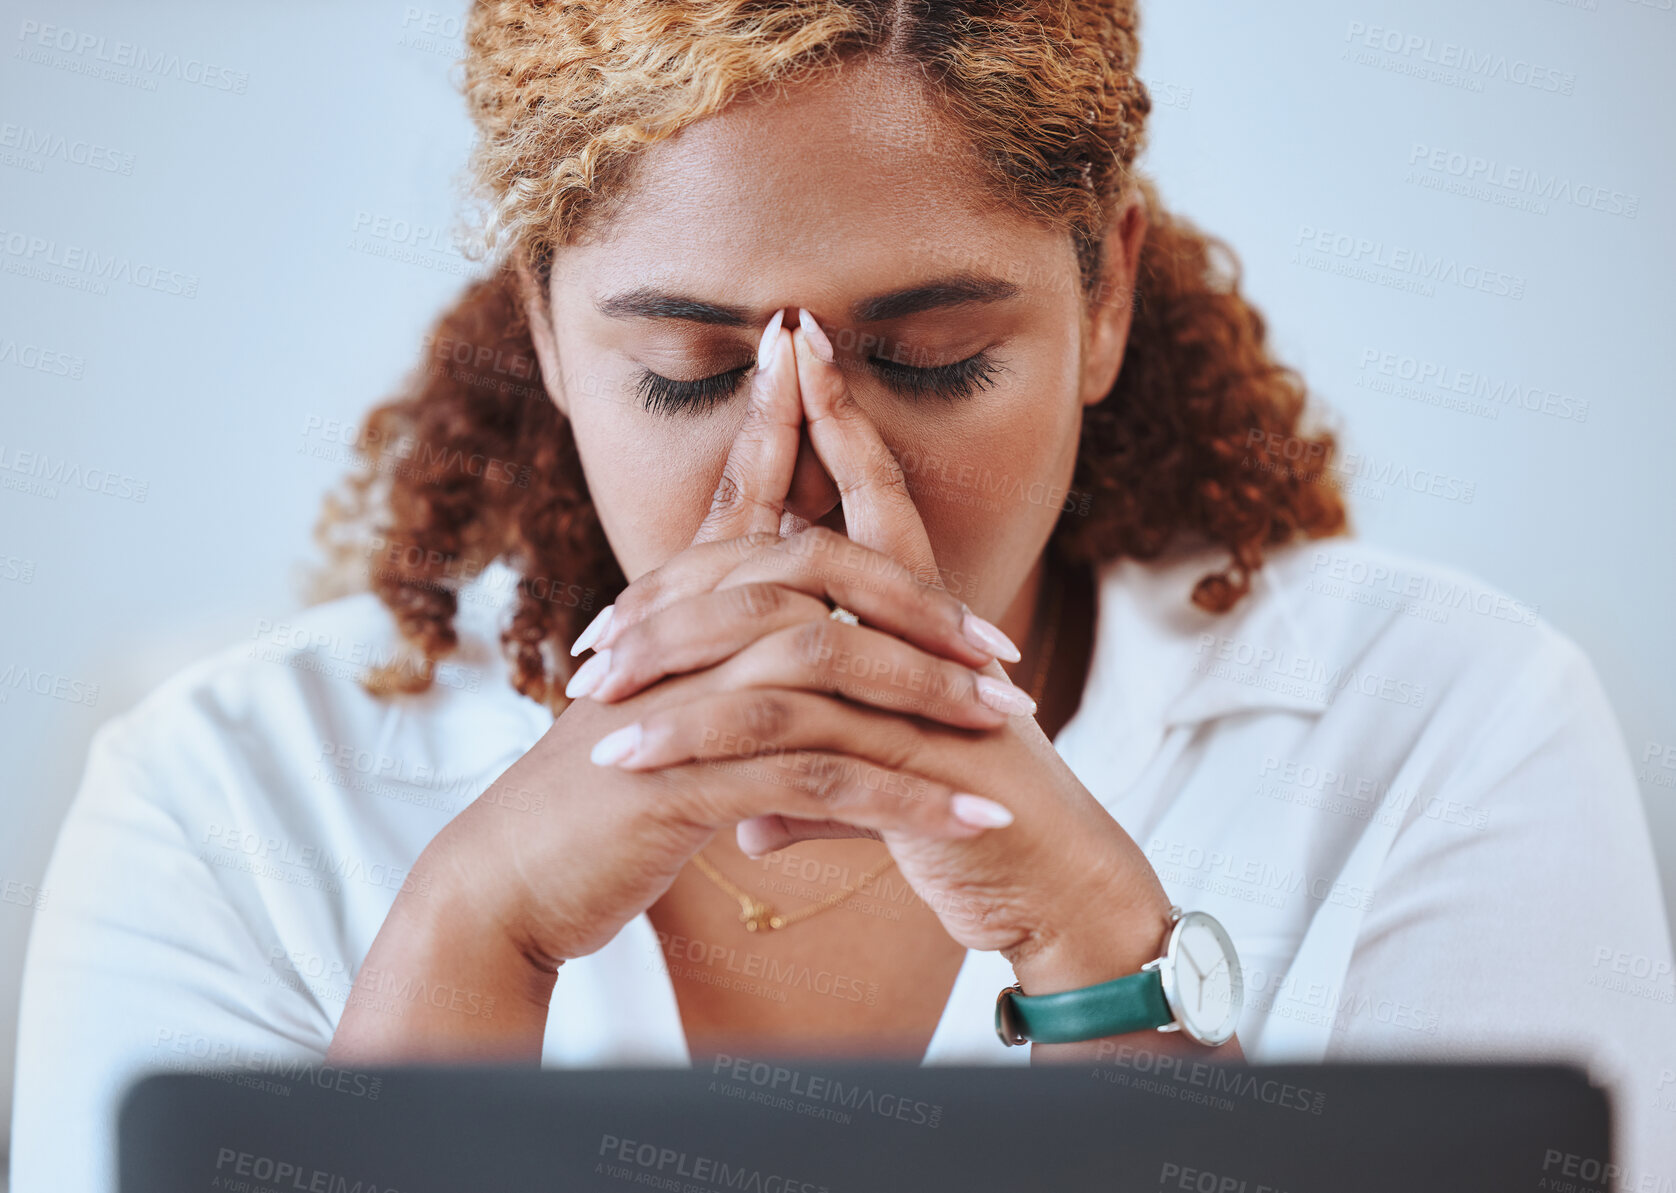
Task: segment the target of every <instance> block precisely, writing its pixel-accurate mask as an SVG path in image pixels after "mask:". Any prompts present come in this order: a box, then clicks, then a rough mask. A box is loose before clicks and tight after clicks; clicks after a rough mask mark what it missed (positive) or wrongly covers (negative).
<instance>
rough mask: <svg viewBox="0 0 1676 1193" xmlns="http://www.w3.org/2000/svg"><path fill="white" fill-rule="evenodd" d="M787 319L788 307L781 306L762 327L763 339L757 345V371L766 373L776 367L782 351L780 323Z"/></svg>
mask: <svg viewBox="0 0 1676 1193" xmlns="http://www.w3.org/2000/svg"><path fill="white" fill-rule="evenodd" d="M785 321H786V308H785V307H781V308H780V309H779V310H777V311H775V312H774V317H773V318H772V319H770V320H769V321H768V326H767V327H765V328H763V329H762V341H761V343H759V344H758V345H757V372H759V373H766V372H768V370H769V369H771V368H773V367H774V361H775V358H776V357H778V355H779V351H780V325H781V324H782V323H784V322H785Z"/></svg>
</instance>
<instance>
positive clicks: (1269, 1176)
mask: <svg viewBox="0 0 1676 1193" xmlns="http://www.w3.org/2000/svg"><path fill="white" fill-rule="evenodd" d="M1609 1139H1610V1120H1609V1106H1608V1100H1607V1098H1606V1095H1605V1093H1604V1092H1603V1091H1602V1090H1601V1089H1599V1088H1597V1087H1595V1086H1593V1085H1591V1084H1590V1082H1589V1080H1588V1078H1587V1077H1586V1076H1585V1075H1584V1074H1583V1073H1582V1072H1581V1071H1580V1070H1577V1069H1573V1068H1568V1067H1564V1066H1556V1065H1501V1064H1497V1065H1485V1066H1464V1065H1430V1064H1426V1065H1373V1064H1333V1065H1324V1066H1310V1065H1262V1066H1245V1065H1220V1064H1210V1063H1205V1062H1193V1061H1188V1060H1179V1061H1178V1060H1175V1059H1173V1058H1170V1057H1166V1056H1149V1055H1148V1054H1146V1053H1135V1054H1131V1055H1130V1056H1129V1057H1128V1059H1127V1060H1126V1061H1124V1063H1111V1062H1109V1061H1108V1062H1107V1063H1103V1064H1085V1065H1043V1066H1036V1067H1027V1068H1025V1067H1020V1068H1014V1067H958V1066H923V1067H922V1066H918V1065H904V1064H875V1063H865V1064H862V1063H849V1062H845V1063H837V1062H830V1061H826V1060H807V1061H805V1060H791V1059H785V1058H776V1059H772V1060H761V1059H752V1058H745V1057H730V1056H719V1057H716V1058H714V1059H713V1060H707V1061H702V1062H700V1063H697V1064H696V1065H695V1066H694V1067H693V1068H691V1069H670V1068H657V1069H651V1068H639V1069H636V1068H615V1069H548V1070H529V1069H517V1070H513V1069H504V1068H401V1069H380V1070H369V1071H365V1072H362V1071H352V1070H344V1069H336V1068H332V1067H330V1066H326V1065H308V1064H303V1063H298V1064H295V1065H291V1066H286V1065H280V1064H271V1063H270V1064H268V1065H267V1066H266V1067H265V1068H264V1069H263V1070H262V1071H260V1072H254V1071H250V1070H235V1071H228V1072H225V1073H222V1072H216V1073H209V1074H204V1073H199V1074H178V1073H174V1074H158V1075H152V1076H148V1077H145V1078H142V1079H141V1080H139V1081H138V1082H137V1083H136V1084H135V1085H134V1086H133V1087H132V1088H131V1089H130V1090H129V1091H128V1094H127V1096H126V1098H125V1100H124V1102H123V1105H122V1109H121V1113H120V1115H119V1122H118V1158H119V1166H120V1174H121V1189H122V1193H210V1191H215V1193H298V1191H303V1193H502V1191H504V1193H512V1191H513V1190H517V1191H518V1193H529V1191H531V1190H554V1191H559V1190H608V1191H612V1193H627V1191H628V1190H631V1189H633V1190H640V1189H661V1190H674V1191H677V1193H896V1191H903V1193H907V1191H910V1190H912V1191H915V1193H918V1191H922V1190H923V1191H942V1190H958V1191H959V1193H991V1191H993V1193H1001V1191H1002V1190H1006V1191H1008V1193H1019V1191H1023V1190H1055V1191H1059V1190H1065V1191H1082V1190H1089V1191H1093V1190H1099V1191H1101V1193H1117V1191H1126V1190H1155V1191H1158V1193H1171V1191H1176V1193H1181V1191H1185V1193H1347V1191H1350V1193H1381V1191H1385V1190H1390V1191H1391V1193H1398V1191H1400V1193H1453V1191H1456V1190H1459V1191H1460V1193H1468V1191H1470V1193H1491V1191H1493V1190H1510V1191H1518V1193H1537V1191H1539V1190H1549V1189H1567V1188H1571V1189H1576V1190H1583V1189H1585V1188H1586V1187H1587V1186H1588V1184H1589V1182H1588V1180H1587V1179H1586V1174H1588V1173H1594V1174H1595V1175H1596V1178H1597V1180H1598V1178H1599V1174H1601V1173H1603V1172H1608V1171H1612V1169H1611V1168H1610V1156H1609V1152H1608V1145H1609Z"/></svg>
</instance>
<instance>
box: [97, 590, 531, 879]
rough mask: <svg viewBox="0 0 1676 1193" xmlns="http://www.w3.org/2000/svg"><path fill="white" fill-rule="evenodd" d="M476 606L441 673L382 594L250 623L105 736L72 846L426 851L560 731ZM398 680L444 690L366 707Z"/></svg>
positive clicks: (487, 609) (460, 623)
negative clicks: (276, 844)
mask: <svg viewBox="0 0 1676 1193" xmlns="http://www.w3.org/2000/svg"><path fill="white" fill-rule="evenodd" d="M485 575H487V573H485ZM477 597H478V599H475V600H466V599H462V602H461V613H460V615H459V616H458V617H457V619H456V628H457V630H458V633H459V645H458V648H457V649H456V650H455V651H454V652H452V653H451V654H450V655H449V656H448V657H447V658H446V659H445V660H443V661H441V662H440V663H438V664H437V665H436V666H435V667H434V670H433V669H431V668H430V667H429V665H428V664H426V663H425V661H424V659H423V657H422V656H421V655H419V654H418V652H417V651H415V650H413V649H412V648H411V647H410V646H409V645H408V644H407V643H406V642H405V641H404V640H403V639H402V637H401V635H400V633H399V632H398V629H397V626H396V624H395V619H394V617H393V616H392V614H391V613H390V611H389V610H388V609H387V608H386V607H385V606H384V605H383V603H382V602H381V601H380V600H379V599H378V597H377V596H376V595H374V594H372V593H358V594H355V595H351V596H347V597H342V598H339V599H337V600H334V601H330V602H327V603H324V604H321V605H317V606H313V607H311V608H308V609H304V610H301V611H299V612H297V613H295V614H291V615H286V616H276V617H271V618H270V617H263V618H258V619H255V620H254V621H253V622H252V625H251V631H250V634H249V636H248V637H247V638H245V639H244V640H242V641H239V642H235V643H232V644H230V645H228V646H226V647H225V648H223V649H221V650H218V651H216V652H215V653H213V654H211V655H209V656H207V657H205V658H202V659H200V660H198V661H196V662H194V663H192V664H190V665H189V666H186V667H184V668H182V669H181V670H180V671H179V672H177V673H175V674H174V675H172V676H170V677H169V678H168V679H166V680H164V681H163V682H162V683H160V684H158V685H157V686H156V687H155V688H154V689H152V690H151V691H150V692H149V693H148V694H147V695H146V696H145V697H143V698H142V699H141V700H140V701H139V702H138V703H137V704H136V705H135V706H134V707H132V708H131V709H129V710H128V711H126V712H124V713H122V714H120V715H118V716H117V717H115V718H113V719H112V720H110V721H108V722H106V723H105V724H104V725H103V726H101V727H100V729H99V730H98V731H97V732H96V733H95V735H94V737H93V740H92V743H91V746H90V749H89V752H88V755H87V759H86V763H85V769H84V773H83V778H82V782H81V786H80V789H79V791H78V793H77V797H76V800H75V802H74V803H73V805H72V807H71V810H70V814H69V817H68V818H67V820H66V823H65V830H64V831H65V835H66V836H70V837H73V836H74V835H75V834H76V833H78V832H80V833H84V834H85V833H86V832H88V831H98V830H96V829H95V828H94V826H95V825H98V826H102V827H104V828H109V827H110V826H112V825H116V824H136V823H147V824H150V825H151V826H152V828H153V829H155V830H156V831H158V832H159V833H162V834H165V836H164V837H160V838H158V839H159V840H164V839H174V840H177V841H189V842H194V843H196V844H199V845H201V844H203V843H204V841H205V840H206V839H208V838H206V837H205V834H206V833H213V832H214V831H216V830H218V829H219V830H221V831H224V832H231V831H232V826H258V825H259V826H262V831H264V832H265V833H266V834H267V835H268V836H270V837H272V836H275V835H278V836H280V837H282V838H286V839H296V840H301V841H303V842H305V843H307V844H308V845H309V846H311V847H312V846H314V845H316V844H318V845H320V847H321V848H325V847H326V846H327V844H329V843H341V842H344V841H349V840H352V839H353V840H360V839H373V840H380V841H387V842H397V841H399V842H401V843H403V846H404V848H407V849H409V850H413V851H416V850H417V848H418V847H421V846H422V845H423V843H424V839H428V835H429V834H430V833H432V832H434V831H435V830H436V829H438V828H440V827H441V823H443V822H445V820H446V819H447V818H448V817H449V816H451V815H453V814H454V813H457V812H458V811H460V810H461V809H462V808H463V807H464V805H465V804H466V803H467V802H469V800H470V799H471V798H474V797H475V796H476V794H477V793H478V792H480V791H481V790H482V789H483V787H485V786H486V785H487V784H488V783H489V782H491V781H492V780H493V779H494V778H495V776H496V775H498V774H499V773H500V772H501V771H502V770H504V769H505V767H507V766H509V765H510V764H511V763H512V762H514V761H516V759H517V758H518V757H520V756H521V755H522V754H523V753H524V752H525V751H527V750H528V748H529V747H530V745H532V744H533V743H534V741H535V740H536V739H537V738H539V736H540V735H541V733H542V732H544V731H545V729H546V728H547V726H549V725H550V724H551V723H552V716H551V713H550V712H548V710H546V709H545V708H543V707H542V706H540V705H538V704H537V703H536V702H534V701H531V700H529V699H527V698H525V697H524V696H522V695H520V694H519V693H518V692H517V691H516V690H515V689H513V687H512V686H511V682H510V677H509V668H508V666H507V664H506V661H505V659H504V657H503V655H502V653H501V648H500V643H499V631H498V628H497V623H498V609H499V605H498V603H496V602H495V601H492V600H485V599H482V591H481V590H479V591H478V594H477ZM389 665H394V666H396V667H397V668H409V669H412V670H413V671H414V672H415V673H421V672H424V671H431V674H432V678H433V683H432V684H431V686H430V687H429V688H428V689H427V690H425V691H423V692H416V693H393V694H388V695H380V694H376V693H373V692H371V691H368V690H367V688H366V687H365V686H364V684H363V682H362V681H363V680H364V679H365V677H366V676H367V675H368V674H369V673H370V672H371V671H372V670H373V669H374V668H378V667H384V666H389ZM171 825H172V827H171Z"/></svg>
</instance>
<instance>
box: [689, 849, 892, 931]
mask: <svg viewBox="0 0 1676 1193" xmlns="http://www.w3.org/2000/svg"><path fill="white" fill-rule="evenodd" d="M693 863H694V864H695V865H697V866H698V868H699V869H700V870H701V871H703V872H704V875H705V877H707V878H708V879H709V880H710V881H711V882H713V883H715V884H716V885H717V886H719V887H721V888H722V890H724V891H726V892H727V893H728V894H730V895H732V896H733V897H734V898H735V899H737V900H739V922H740V923H741V924H744V925H745V931H747V932H762V931H765V930H766V931H775V932H777V931H779V930H780V929H781V928H789V927H791V926H792V925H793V924H797V923H801V922H802V921H804V920H806V919H808V918H809V917H810V916H813V915H819V914H820V913H821V912H823V911H826V910H827V909H828V908H832V907H837V906H838V905H839V904H840V903H842V902H843V901H844V900H846V899H848V898H849V897H850V896H851V895H853V894H855V893H856V891H858V890H860V889H861V885H862V883H865V882H867V881H869V880H870V879H874V878H877V877H878V876H879V875H881V874H883V873H884V872H885V871H886V870H888V869H890V868H891V867H892V866H894V865H895V864H896V859H895V858H892V857H887V858H885V860H884V861H882V862H880V863H879V864H878V865H876V866H874V867H873V868H872V869H871V870H869V871H867V873H865V874H863V875H862V876H861V881H860V882H858V883H856V885H855V886H847V887H845V888H844V889H843V890H841V891H835V892H834V893H832V894H830V895H828V896H827V897H826V898H824V899H821V900H819V901H818V902H815V903H811V904H809V905H808V906H807V907H799V908H798V909H797V910H796V911H791V912H787V913H785V914H784V915H782V914H780V913H779V912H777V911H775V910H774V907H773V905H772V904H771V903H768V902H767V901H765V900H762V899H758V898H756V897H755V896H754V895H752V894H751V892H749V891H747V890H744V889H743V888H741V887H738V886H735V885H734V884H733V883H732V882H729V881H728V879H727V878H726V876H724V875H723V874H722V872H721V871H720V870H718V869H716V867H715V866H713V865H711V863H710V859H709V858H707V857H705V856H704V854H702V853H695V854H693Z"/></svg>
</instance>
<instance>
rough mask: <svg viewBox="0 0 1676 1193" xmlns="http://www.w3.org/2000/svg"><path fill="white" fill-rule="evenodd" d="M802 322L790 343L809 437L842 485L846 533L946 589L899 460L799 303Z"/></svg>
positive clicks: (829, 473)
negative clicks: (867, 414)
mask: <svg viewBox="0 0 1676 1193" xmlns="http://www.w3.org/2000/svg"><path fill="white" fill-rule="evenodd" d="M798 321H799V324H800V326H799V327H798V329H797V331H796V332H795V333H793V335H792V343H793V345H794V347H795V356H796V359H797V383H798V389H799V391H800V392H801V396H802V402H803V413H804V415H805V417H806V418H807V419H808V420H809V441H810V443H811V444H812V445H813V446H814V449H815V454H816V455H817V456H818V457H819V458H820V461H821V464H822V465H823V466H825V468H826V471H827V473H828V475H830V476H831V477H832V481H833V483H834V484H835V485H837V486H838V492H839V494H840V496H841V497H842V499H843V503H844V529H845V532H846V533H847V534H848V535H849V537H850V538H852V539H854V540H855V541H856V542H858V543H861V544H862V545H864V546H868V547H871V548H873V549H874V550H875V551H880V552H882V553H884V554H886V555H888V556H890V557H891V558H892V559H895V560H897V561H898V562H900V563H901V564H902V565H903V566H904V567H906V568H907V569H908V570H909V571H910V572H911V573H912V574H913V575H914V576H916V577H918V578H919V579H920V580H921V581H922V582H923V583H926V584H932V585H936V586H939V587H941V585H942V576H941V574H940V573H939V572H938V570H937V558H936V556H935V555H934V554H932V551H931V539H930V537H929V536H928V535H927V534H926V532H925V522H924V521H923V520H922V519H921V518H920V515H919V510H918V508H916V507H915V505H914V502H913V498H912V497H910V496H909V495H908V481H907V477H906V476H904V475H903V472H902V465H901V464H900V463H899V462H898V461H897V459H896V457H895V456H894V455H893V454H891V451H890V449H889V448H888V447H886V446H885V441H884V440H883V439H882V438H880V436H879V432H878V428H876V427H875V426H874V425H873V422H872V420H871V419H869V418H868V417H867V416H866V414H864V413H863V412H862V410H861V407H860V406H858V405H857V404H856V402H855V399H854V398H853V397H852V396H851V394H850V390H849V386H848V385H847V384H846V383H845V381H844V375H843V373H841V372H840V371H839V370H838V366H837V365H836V364H834V363H833V361H832V345H831V342H830V341H829V340H828V339H827V338H826V334H825V333H824V332H823V331H821V329H820V325H819V324H818V323H816V322H815V318H814V316H813V315H811V314H809V312H808V311H807V310H804V309H801V308H800V309H799V312H798Z"/></svg>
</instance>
